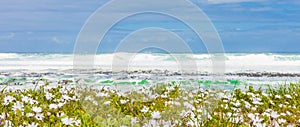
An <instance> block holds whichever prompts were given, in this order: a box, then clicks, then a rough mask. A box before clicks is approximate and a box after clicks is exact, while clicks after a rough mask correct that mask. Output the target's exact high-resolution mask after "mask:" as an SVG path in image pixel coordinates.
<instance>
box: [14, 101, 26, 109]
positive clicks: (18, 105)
mask: <svg viewBox="0 0 300 127" xmlns="http://www.w3.org/2000/svg"><path fill="white" fill-rule="evenodd" d="M23 107H24V105H23V103H22V102H20V101H17V102H16V103H14V105H13V107H12V110H13V111H16V110H20V111H23V110H24V109H23Z"/></svg>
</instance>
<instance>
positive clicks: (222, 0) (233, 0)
mask: <svg viewBox="0 0 300 127" xmlns="http://www.w3.org/2000/svg"><path fill="white" fill-rule="evenodd" d="M259 1H262V0H207V2H208V3H210V4H226V3H242V2H259Z"/></svg>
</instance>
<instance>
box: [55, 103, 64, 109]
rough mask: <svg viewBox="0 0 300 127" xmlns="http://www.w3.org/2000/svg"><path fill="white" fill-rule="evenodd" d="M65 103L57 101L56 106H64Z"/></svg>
mask: <svg viewBox="0 0 300 127" xmlns="http://www.w3.org/2000/svg"><path fill="white" fill-rule="evenodd" d="M64 105H65V104H64V103H58V104H57V106H58V107H59V108H61V107H62V106H64Z"/></svg>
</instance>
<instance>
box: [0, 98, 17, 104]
mask: <svg viewBox="0 0 300 127" xmlns="http://www.w3.org/2000/svg"><path fill="white" fill-rule="evenodd" d="M15 99H16V98H14V97H12V96H7V97H5V98H4V103H3V104H4V105H8V104H9V103H10V102H12V101H13V100H15Z"/></svg>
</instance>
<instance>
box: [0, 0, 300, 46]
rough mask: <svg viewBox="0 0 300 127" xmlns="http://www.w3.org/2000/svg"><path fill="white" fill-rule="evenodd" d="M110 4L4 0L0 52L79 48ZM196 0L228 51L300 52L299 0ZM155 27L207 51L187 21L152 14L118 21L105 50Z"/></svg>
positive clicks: (0, 3) (75, 0) (0, 6)
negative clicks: (89, 25)
mask: <svg viewBox="0 0 300 127" xmlns="http://www.w3.org/2000/svg"><path fill="white" fill-rule="evenodd" d="M107 2H108V0H87V1H83V0H64V1H61V0H43V1H41V0H19V1H8V0H1V1H0V52H73V48H74V43H75V41H76V37H77V35H78V33H79V32H80V29H81V27H82V26H83V25H84V23H85V21H86V20H87V19H88V17H89V16H90V15H91V14H92V13H93V12H95V11H96V10H97V9H98V8H99V7H101V6H103V4H105V3H107ZM170 2H171V0H170ZM192 2H193V3H195V4H196V5H197V6H199V7H200V8H201V9H202V10H203V11H204V12H205V13H206V14H207V16H208V17H209V18H210V19H211V21H212V23H213V24H214V25H215V27H216V29H217V31H218V32H219V34H220V37H221V39H222V41H223V45H224V49H225V51H226V52H300V46H299V45H300V1H299V0H285V1H282V0H192ZM164 3H167V2H164ZM128 4H131V3H128ZM174 9H176V8H174ZM178 11H179V12H180V11H182V10H180V9H178ZM152 26H155V27H162V28H166V29H170V30H172V31H174V32H176V33H177V34H179V35H180V34H181V37H182V38H185V39H186V40H189V41H188V43H189V45H190V47H192V49H193V51H195V52H205V47H204V46H203V44H201V40H199V39H198V38H196V37H195V34H194V33H193V32H192V31H191V30H189V29H188V28H186V27H185V26H184V25H183V24H180V23H178V22H176V21H174V20H173V19H170V18H168V17H164V16H161V15H151V14H148V15H146V14H145V15H137V16H136V17H131V18H128V19H126V20H124V21H122V22H120V23H118V24H117V25H116V26H115V27H114V28H112V29H111V31H109V32H108V34H107V36H106V37H105V38H104V39H103V43H101V44H100V46H99V51H100V52H111V51H113V50H114V49H115V47H116V46H117V45H118V43H119V42H120V40H121V39H122V38H124V36H125V35H126V34H128V33H130V32H132V31H134V30H136V29H139V28H143V27H152ZM199 42H200V43H199Z"/></svg>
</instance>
